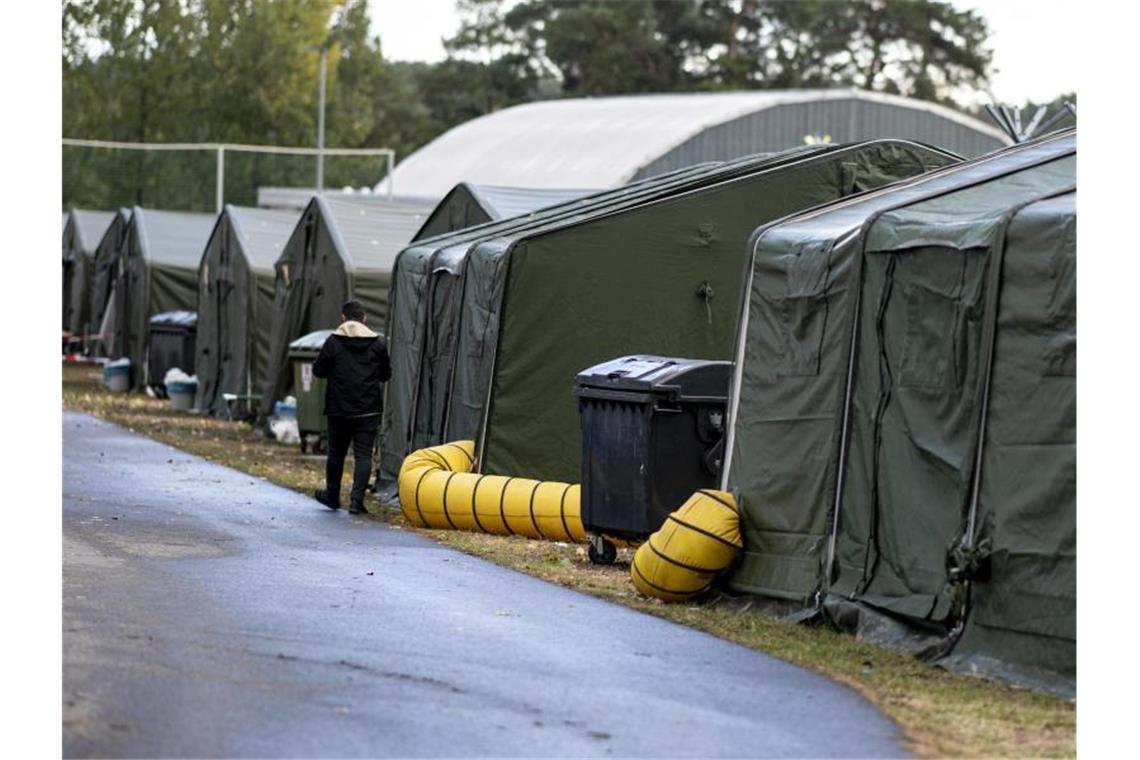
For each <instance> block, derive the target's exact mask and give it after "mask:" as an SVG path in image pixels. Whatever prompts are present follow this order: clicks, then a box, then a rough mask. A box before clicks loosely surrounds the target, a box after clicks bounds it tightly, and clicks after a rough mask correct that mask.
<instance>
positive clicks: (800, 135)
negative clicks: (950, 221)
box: [377, 89, 1008, 198]
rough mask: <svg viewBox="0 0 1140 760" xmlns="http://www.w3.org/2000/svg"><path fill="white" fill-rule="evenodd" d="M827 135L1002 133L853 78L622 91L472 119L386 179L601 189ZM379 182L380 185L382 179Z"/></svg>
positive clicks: (427, 188)
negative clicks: (854, 83)
mask: <svg viewBox="0 0 1140 760" xmlns="http://www.w3.org/2000/svg"><path fill="white" fill-rule="evenodd" d="M825 135H826V136H830V139H831V141H832V142H852V141H855V140H868V139H874V138H881V137H882V138H886V137H895V138H903V139H909V140H915V141H918V142H924V143H929V144H931V145H935V146H938V147H940V148H944V149H946V150H950V151H953V152H955V153H960V154H962V155H964V156H976V155H980V154H982V153H987V152H989V151H991V150H994V149H995V148H998V147H1001V146H1002V145H1005V144H1007V143H1008V140H1007V139H1006V138H1005V136H1004V135H1003V133H1002V132H1001V131H999V130H998V129H996V128H994V127H991V126H989V125H987V124H984V123H982V122H981V121H978V120H977V119H974V118H972V117H970V116H966V115H964V114H961V113H958V112H957V111H954V110H952V109H949V108H946V107H944V106H940V105H937V104H935V103H929V102H926V101H921V100H913V99H911V98H903V97H898V96H894V95H884V94H880V93H873V92H868V91H865V90H858V89H833V90H754V91H744V92H714V93H678V94H664V95H621V96H613V97H601V98H571V99H565V100H544V101H537V102H534V103H525V104H523V105H518V106H514V107H511V108H506V109H503V110H501V111H496V112H495V113H491V114H487V115H486V116H481V117H479V118H477V119H472V120H471V121H468V122H465V123H463V124H460V125H459V126H457V127H455V128H453V129H451V130H448V131H447V132H445V133H444V134H442V135H440V136H439V137H437V138H436V139H435V140H433V141H431V142H430V143H428V144H427V145H425V146H424V147H423V148H421V149H420V150H418V151H416V152H415V153H413V154H411V155H410V156H408V157H407V158H405V159H404V160H403V161H401V162H400V163H399V164H398V165H397V166H396V169H395V171H394V173H393V178H394V180H395V192H396V193H398V194H399V195H402V196H412V197H422V198H439V197H442V196H443V195H444V194H445V193H447V192H448V191H449V190H450V189H451V188H452V187H454V186H455V185H456V184H458V183H460V182H472V183H476V184H485V185H507V186H515V187H532V188H566V187H575V188H583V189H595V188H607V187H617V186H619V185H623V184H625V183H627V182H629V181H631V180H635V179H641V178H643V177H649V176H653V175H655V174H660V173H662V172H666V171H670V170H672V169H677V168H680V167H683V166H689V165H691V164H695V163H699V162H701V161H717V160H725V159H730V158H737V157H739V156H745V155H749V154H753V153H766V152H775V151H781V150H787V149H788V148H794V147H796V146H798V145H803V144H804V142H805V138H806V137H808V136H814V137H820V138H822V137H824V136H825ZM377 190H379V191H387V180H385V181H384V182H381V183H380V185H379V186H378V187H377Z"/></svg>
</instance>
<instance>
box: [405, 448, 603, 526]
mask: <svg viewBox="0 0 1140 760" xmlns="http://www.w3.org/2000/svg"><path fill="white" fill-rule="evenodd" d="M474 460H475V443H474V441H458V442H456V443H445V444H443V445H442V446H433V447H431V448H427V449H420V450H419V451H413V452H412V453H411V454H409V455H408V456H407V457H406V458H405V459H404V463H403V465H401V467H400V477H399V489H400V509H402V510H403V512H404V517H405V518H407V520H408V522H409V523H411V524H412V525H414V526H415V527H417V528H440V529H452V530H470V531H480V532H483V533H497V534H499V535H507V536H509V535H520V536H526V537H527V538H544V539H549V540H551V541H574V542H580V541H584V540H585V538H586V531H585V529H583V528H582V518H581V511H580V503H579V496H580V491H581V489H580V488H579V487H578V485H577V484H573V483H559V482H555V481H539V480H527V479H525V478H509V477H506V476H504V475H479V474H477V473H473V472H471V466H472V463H473V462H474Z"/></svg>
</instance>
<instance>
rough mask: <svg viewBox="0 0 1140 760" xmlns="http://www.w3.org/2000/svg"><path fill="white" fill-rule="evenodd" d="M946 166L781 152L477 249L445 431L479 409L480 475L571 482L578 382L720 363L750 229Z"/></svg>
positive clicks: (906, 152) (931, 158)
mask: <svg viewBox="0 0 1140 760" xmlns="http://www.w3.org/2000/svg"><path fill="white" fill-rule="evenodd" d="M954 160H956V159H955V158H954V157H952V156H950V155H948V154H945V153H943V152H940V151H937V150H935V149H931V148H927V147H925V146H921V145H917V144H914V143H906V142H902V141H891V140H882V141H872V142H869V143H862V144H857V145H853V146H830V148H829V149H827V150H825V151H820V152H818V153H815V154H811V153H809V154H806V155H804V154H803V153H801V152H795V153H792V154H791V155H784V154H779V155H776V156H772V157H769V158H766V159H764V160H762V161H761V162H759V163H758V164H757V165H756V166H754V167H752V168H751V169H750V170H749V171H746V172H742V173H741V174H740V176H735V177H725V178H723V181H718V182H709V183H700V185H699V186H697V187H692V188H686V189H685V190H684V191H681V192H677V193H674V194H672V195H670V196H668V197H665V198H663V199H659V200H656V201H654V202H652V203H643V204H639V205H636V206H633V207H632V208H629V209H625V210H623V211H622V212H621V213H607V214H600V215H597V217H596V218H586V219H580V220H573V221H572V222H565V223H556V224H552V225H550V226H549V227H548V228H544V229H540V230H536V231H533V232H528V233H525V234H521V235H518V236H515V237H513V238H510V239H507V238H503V239H501V240H497V241H493V242H490V243H482V244H480V245H479V246H477V247H476V248H475V250H474V251H473V253H472V254H471V256H470V257H469V261H468V267H467V272H466V275H465V286H466V290H465V292H464V329H463V331H462V332H461V334H460V341H461V347H460V350H459V354H460V355H461V356H464V357H466V356H467V355H468V354H476V355H477V354H482V357H483V361H482V362H481V363H479V364H475V363H470V362H468V363H466V365H464V364H461V365H460V367H461V368H462V367H471V368H474V372H473V373H472V374H470V375H467V376H462V382H461V375H459V374H457V376H456V389H457V392H456V393H453V395H452V406H453V409H452V411H450V412H449V425H450V421H451V420H453V419H456V420H458V419H461V416H460V414H457V413H456V410H457V409H458V410H462V409H466V410H473V409H478V410H479V411H480V415H481V419H480V420H479V423H478V424H479V428H478V432H479V437H478V441H479V444H480V446H479V467H480V471H481V472H483V473H491V474H513V475H525V476H527V477H536V478H542V479H572V478H573V477H575V476H576V475H577V474H578V469H579V459H580V451H581V442H580V431H579V422H578V410H577V403H576V401H575V399H574V398H573V396H572V395H571V390H572V387H573V382H574V376H575V374H576V373H577V372H579V371H580V370H581V369H582V368H584V367H588V366H591V365H593V364H596V363H599V362H601V361H604V360H606V359H609V358H613V357H614V356H619V355H622V354H629V353H650V354H656V355H664V356H685V357H691V358H702V359H727V358H729V357H730V356H731V355H732V348H733V344H734V341H735V337H736V324H737V318H738V314H739V304H740V300H741V297H742V293H741V288H740V277H741V274H742V272H743V271H744V266H745V253H746V245H745V244H746V241H747V239H748V236H749V234H750V233H751V232H752V231H753V230H754V229H755V227H756V225H757V224H759V223H762V222H765V221H768V220H773V219H777V218H780V217H783V216H785V215H788V214H791V213H795V212H797V211H802V210H804V209H807V208H811V207H813V206H816V205H819V204H821V203H825V202H828V201H831V200H833V199H835V198H840V197H843V196H846V195H849V194H851V193H854V192H859V191H861V190H866V189H869V188H874V187H878V186H880V185H882V184H884V183H886V182H890V181H893V180H895V179H899V178H904V177H910V176H914V175H916V174H921V173H923V172H924V171H927V170H929V169H932V168H935V167H938V166H943V165H945V164H947V163H951V162H953V161H954ZM616 251H620V255H615V252H616ZM484 315H487V316H484ZM481 323H482V324H481ZM469 328H470V329H469ZM465 339H474V340H471V341H470V342H469V343H467V344H463V341H464V340H465ZM457 372H458V370H457ZM457 432H458V431H457V430H455V429H453V428H451V427H450V426H449V429H448V430H447V435H448V436H453V437H454V434H455V433H457Z"/></svg>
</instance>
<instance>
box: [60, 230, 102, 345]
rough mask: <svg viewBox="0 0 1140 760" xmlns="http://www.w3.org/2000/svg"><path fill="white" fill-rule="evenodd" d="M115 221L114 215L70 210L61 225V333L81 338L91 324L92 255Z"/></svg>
mask: <svg viewBox="0 0 1140 760" xmlns="http://www.w3.org/2000/svg"><path fill="white" fill-rule="evenodd" d="M114 218H115V212H114V211H90V210H87V209H72V210H71V211H70V212H68V213H67V215H66V217H65V218H64V225H63V329H64V330H66V331H67V332H69V333H71V334H72V335H83V334H85V333H86V332H87V325H88V323H89V322H90V321H91V312H90V309H91V277H92V275H93V273H94V270H95V252H96V250H97V249H98V247H99V242H100V241H101V240H102V239H103V235H104V234H105V233H106V232H107V228H108V227H110V226H111V222H112V221H113V220H114Z"/></svg>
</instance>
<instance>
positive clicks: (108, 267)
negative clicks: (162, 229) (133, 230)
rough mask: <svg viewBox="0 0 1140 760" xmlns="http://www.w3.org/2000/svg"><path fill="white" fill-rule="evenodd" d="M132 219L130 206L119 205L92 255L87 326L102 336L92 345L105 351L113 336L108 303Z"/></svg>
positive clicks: (87, 330) (100, 350) (91, 332)
mask: <svg viewBox="0 0 1140 760" xmlns="http://www.w3.org/2000/svg"><path fill="white" fill-rule="evenodd" d="M130 223H131V210H130V209H129V208H120V209H119V210H118V211H116V212H115V215H114V218H112V219H111V223H110V224H109V225H108V226H107V230H106V232H104V233H103V237H101V238H100V239H99V244H98V245H97V246H96V247H95V254H94V256H93V257H92V267H91V285H90V287H89V289H90V295H89V297H90V303H89V305H88V309H87V314H88V322H87V323H86V326H85V328H84V329H85V330H86V332H87V334H88V335H98V336H99V337H100V340H99V341H98V343H96V344H95V345H94V346H93V349H94V351H95V352H96V353H100V354H106V353H107V349H108V344H109V342H110V338H111V327H112V325H111V324H108V325H104V321H107V322H111V321H112V320H110V319H108V317H109V316H113V315H108V313H107V311H108V309H107V307H108V306H110V305H111V301H112V291H113V289H114V285H115V272H116V271H117V270H118V265H119V252H120V251H121V250H122V248H123V241H124V240H126V237H127V227H128V226H130Z"/></svg>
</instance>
